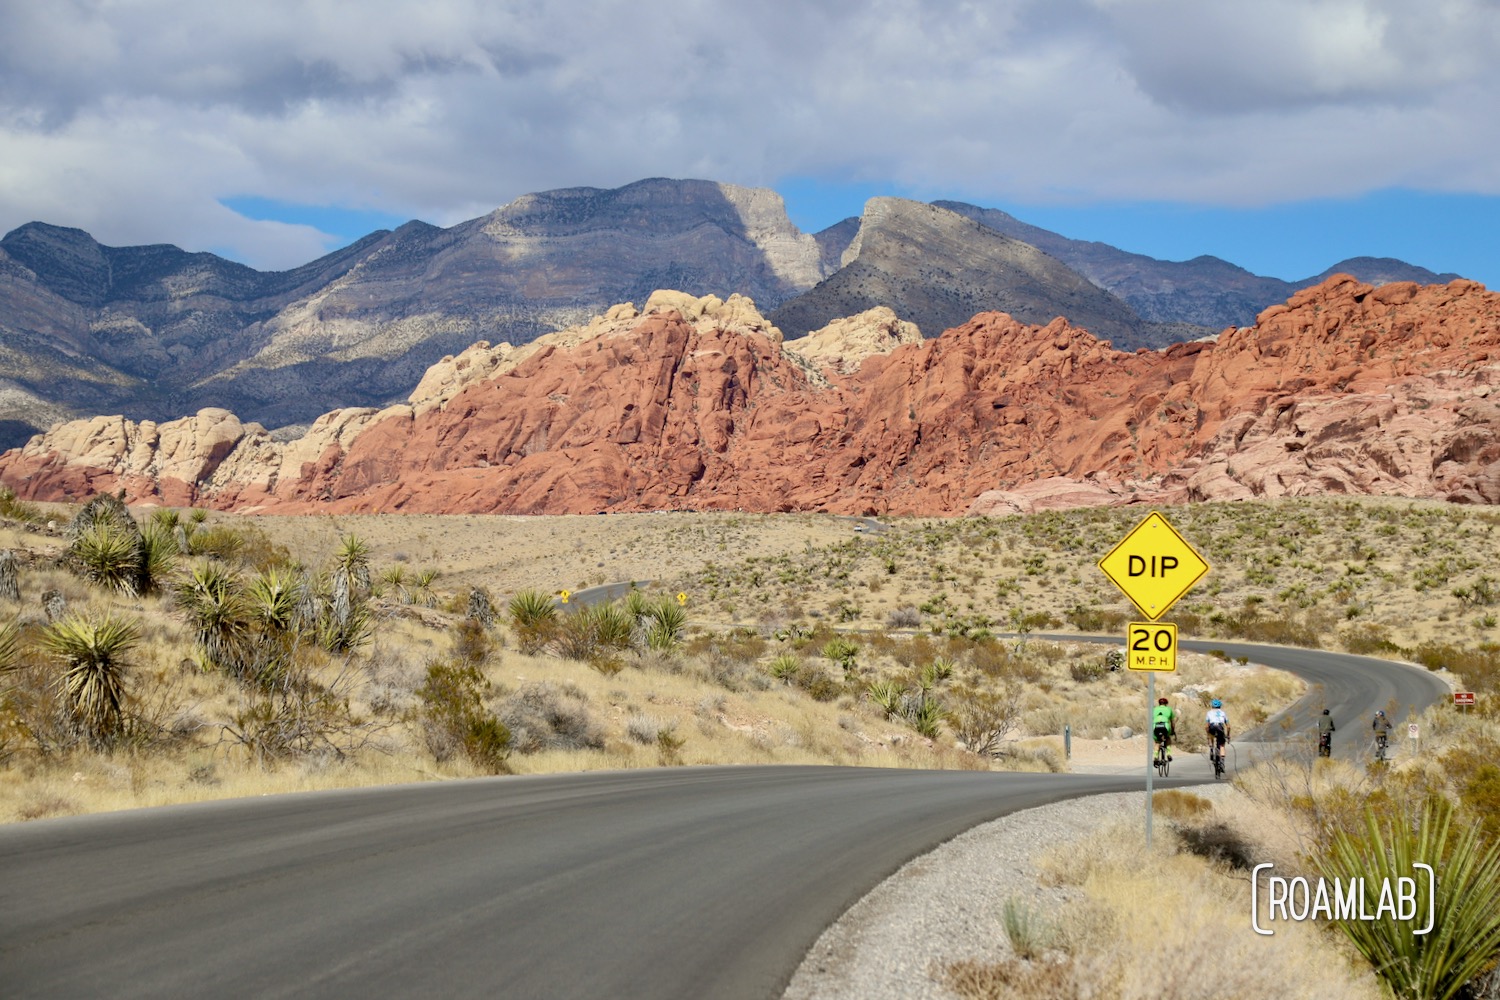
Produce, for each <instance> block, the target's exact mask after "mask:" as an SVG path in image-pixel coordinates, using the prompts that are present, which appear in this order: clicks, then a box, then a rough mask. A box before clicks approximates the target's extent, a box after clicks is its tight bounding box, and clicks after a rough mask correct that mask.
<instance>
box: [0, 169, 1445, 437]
mask: <svg viewBox="0 0 1500 1000" xmlns="http://www.w3.org/2000/svg"><path fill="white" fill-rule="evenodd" d="M1333 270H1338V271H1342V272H1346V273H1349V274H1352V275H1353V276H1354V277H1356V278H1359V279H1361V280H1365V281H1368V282H1370V283H1372V284H1379V283H1382V282H1385V281H1391V280H1400V281H1417V282H1419V283H1431V282H1440V281H1447V280H1451V279H1452V278H1454V277H1456V276H1454V275H1434V274H1432V273H1431V272H1428V271H1425V270H1423V269H1421V268H1416V267H1413V266H1412V265H1408V264H1405V263H1402V262H1399V261H1384V260H1370V259H1356V260H1353V261H1346V262H1341V263H1339V264H1337V265H1334V267H1333V268H1331V269H1330V272H1331V271H1333ZM1316 280H1317V278H1316V277H1314V278H1309V279H1308V280H1307V281H1306V282H1301V283H1294V284H1288V283H1286V282H1280V281H1276V280H1275V279H1269V278H1258V277H1256V276H1254V275H1251V274H1249V273H1248V272H1245V271H1243V270H1242V269H1239V268H1236V267H1234V266H1233V265H1231V264H1228V263H1226V262H1224V261H1220V260H1216V259H1214V258H1198V259H1196V260H1193V261H1187V262H1183V263H1173V262H1164V261H1157V260H1153V259H1151V258H1148V257H1142V256H1140V255H1135V254H1129V253H1126V252H1124V251H1121V250H1117V249H1115V248H1113V247H1108V246H1105V245H1103V244H1094V243H1082V242H1079V241H1074V240H1069V239H1066V238H1065V237H1062V236H1059V235H1057V234H1053V233H1048V232H1046V231H1045V230H1040V229H1037V228H1035V227H1031V226H1027V225H1026V224H1024V223H1021V222H1019V220H1016V219H1014V218H1012V217H1011V216H1009V215H1006V214H1005V213H1003V212H998V211H995V210H993V209H984V208H978V207H976V206H971V205H963V204H959V203H951V202H943V203H936V204H932V205H926V204H922V203H918V202H911V201H904V200H901V199H894V198H876V199H872V200H871V201H870V202H869V203H868V204H867V206H866V208H865V211H864V214H863V216H862V217H860V218H858V219H847V220H844V221H843V222H840V223H838V224H837V225H834V226H831V227H829V228H828V229H826V230H824V231H822V232H819V233H813V234H807V233H803V232H801V231H799V230H798V229H797V227H796V226H794V225H793V224H792V223H791V221H790V220H789V219H788V217H787V215H786V211H785V207H784V205H783V203H782V200H781V198H780V196H779V195H777V194H776V193H775V192H773V191H769V190H763V189H750V188H742V187H736V186H734V185H727V184H718V183H714V182H710V181H696V180H665V179H652V180H644V181H639V182H637V183H634V184H630V185H627V186H625V187H622V188H618V189H614V190H599V189H594V188H570V189H563V190H556V191H548V192H543V193H539V194H532V195H526V196H524V197H522V198H519V199H517V200H516V201H514V202H511V203H510V204H508V205H506V206H503V207H502V208H499V209H497V210H496V211H494V212H492V213H490V214H489V215H486V216H483V217H481V218H477V219H472V220H469V221H467V222H463V223H460V224H458V225H455V226H453V227H450V228H447V229H442V228H438V227H435V226H431V225H427V224H426V223H422V222H410V223H407V224H406V225H404V226H401V227H400V228H398V229H396V230H394V231H384V230H383V231H380V232H376V233H372V234H370V235H369V236H366V237H365V238H363V239H361V240H359V241H358V242H356V243H354V244H352V245H350V246H348V247H345V248H343V249H342V250H339V251H336V252H334V253H332V254H329V255H327V256H325V257H322V258H320V259H318V260H315V261H312V262H310V263H308V264H306V265H303V266H302V267H299V268H295V269H292V270H289V271H280V272H261V271H256V270H254V269H252V268H249V267H246V266H244V265H241V264H237V263H234V262H232V261H228V260H225V259H223V258H220V257H217V256H215V255H213V254H208V253H189V252H186V251H183V250H180V249H178V248H177V247H173V246H144V247H108V246H103V245H101V244H99V243H98V242H97V241H96V240H94V239H93V238H92V237H91V236H90V235H89V234H87V233H85V232H82V231H80V230H76V229H64V228H60V227H56V226H50V225H46V224H44V223H30V224H27V225H25V226H22V227H20V228H18V229H16V230H14V231H12V232H10V233H8V234H6V236H5V237H4V238H3V239H0V448H4V447H14V446H17V445H19V444H21V443H23V442H25V441H26V440H27V439H28V438H29V437H30V436H31V435H32V434H35V433H37V432H39V431H41V430H44V429H45V428H46V427H48V426H49V425H51V424H52V423H54V422H57V421H61V420H67V419H71V418H77V417H86V416H92V415H96V414H114V415H121V416H124V417H126V418H129V419H131V420H137V421H139V420H152V421H167V420H172V419H175V418H180V417H183V416H186V415H189V414H193V413H195V412H197V411H198V410H200V409H202V408H204V407H207V406H212V407H221V408H224V409H228V410H230V411H232V412H234V413H235V414H237V415H238V417H239V418H242V419H244V420H245V421H253V422H256V423H260V424H262V425H263V426H265V427H267V428H271V429H272V430H273V432H274V435H273V436H276V437H278V438H279V439H282V440H287V439H290V438H293V437H296V436H297V435H298V434H299V433H301V431H303V430H304V429H305V428H306V426H307V425H308V424H309V423H310V422H311V421H313V420H315V419H317V418H318V417H319V416H320V415H321V414H323V413H325V412H327V411H329V410H331V409H335V408H339V407H362V406H372V407H380V406H384V405H386V404H388V403H391V402H393V401H398V400H401V399H403V398H404V397H406V396H407V394H408V393H409V392H410V391H411V388H412V386H413V385H414V384H416V383H417V381H418V380H419V379H421V377H422V376H423V373H424V372H425V371H426V370H427V369H428V368H429V367H430V366H431V365H433V364H434V363H436V362H438V361H439V360H440V359H441V358H443V357H445V356H450V355H455V354H458V353H459V352H461V351H463V350H464V349H465V348H466V347H468V346H469V345H470V344H472V343H474V342H476V341H487V342H492V343H499V342H509V343H510V344H512V345H522V344H527V343H530V342H532V341H534V340H536V338H538V337H539V336H541V335H543V334H546V333H549V332H552V331H556V330H560V329H563V328H566V327H569V326H576V325H578V324H582V323H585V322H586V321H587V320H588V319H589V318H590V317H592V316H595V315H597V314H600V313H602V312H603V311H605V310H606V309H608V308H609V307H611V306H612V305H615V304H618V303H625V302H632V303H644V302H645V301H646V300H647V298H648V297H649V296H650V295H651V293H652V292H653V291H655V290H657V289H675V290H679V291H682V292H685V293H688V294H691V295H693V296H706V295H717V296H729V295H732V294H738V295H742V296H746V297H748V298H750V299H752V300H753V301H754V302H755V304H756V306H757V307H758V308H759V309H760V310H761V311H763V312H764V313H765V314H766V315H767V316H768V317H769V318H770V320H771V322H772V323H774V324H775V325H777V326H778V327H779V328H780V329H781V330H782V332H783V333H784V334H785V336H787V337H789V338H795V337H799V336H802V335H804V334H807V333H810V332H812V331H814V330H817V329H819V328H822V327H824V326H826V325H827V324H828V323H830V322H832V321H834V320H837V319H840V318H844V317H849V316H851V315H855V314H858V313H861V312H864V311H866V310H868V309H871V308H874V307H886V308H889V309H891V310H893V311H894V312H895V314H896V316H897V317H898V318H899V319H901V320H904V321H908V322H911V323H915V324H916V326H917V327H918V328H919V329H920V330H921V332H922V333H923V334H924V335H926V336H929V337H933V336H936V335H937V334H939V333H941V332H942V331H943V330H945V329H948V328H950V327H954V326H958V325H960V324H962V323H964V322H967V321H968V320H969V319H970V318H971V317H972V316H974V315H975V314H976V313H980V312H986V311H1003V312H1006V313H1008V314H1010V315H1012V316H1013V317H1015V318H1016V319H1017V320H1018V321H1020V322H1022V323H1030V324H1046V323H1048V322H1050V321H1051V320H1052V319H1053V318H1055V317H1058V316H1062V317H1065V318H1067V319H1068V320H1069V321H1070V322H1071V323H1073V324H1075V325H1078V326H1081V327H1083V328H1085V329H1088V330H1090V331H1091V332H1093V333H1095V334H1097V335H1098V336H1100V337H1103V338H1106V339H1108V340H1109V341H1110V342H1111V343H1112V344H1113V345H1114V346H1115V347H1117V348H1120V349H1123V350H1127V351H1128V350H1134V349H1136V348H1139V347H1161V346H1165V345H1167V344H1170V343H1174V342H1178V341H1183V340H1189V339H1193V338H1196V337H1201V336H1203V335H1206V334H1211V333H1218V332H1220V331H1221V330H1223V329H1225V328H1227V327H1230V326H1242V325H1246V324H1248V323H1250V322H1253V320H1254V317H1255V315H1256V314H1257V313H1258V312H1259V311H1260V310H1262V309H1264V308H1266V307H1267V306H1270V305H1272V304H1274V303H1277V302H1280V301H1283V300H1284V299H1285V298H1286V297H1287V295H1288V294H1290V293H1291V292H1294V291H1296V289H1297V288H1298V287H1302V286H1305V285H1307V284H1309V283H1313V282H1315V281H1316Z"/></svg>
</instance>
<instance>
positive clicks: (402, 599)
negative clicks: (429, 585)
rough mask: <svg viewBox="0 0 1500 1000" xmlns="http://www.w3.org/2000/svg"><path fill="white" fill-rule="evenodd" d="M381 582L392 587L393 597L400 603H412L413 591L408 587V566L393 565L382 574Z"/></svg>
mask: <svg viewBox="0 0 1500 1000" xmlns="http://www.w3.org/2000/svg"><path fill="white" fill-rule="evenodd" d="M380 582H382V583H384V584H385V585H386V586H388V587H390V588H391V597H392V598H393V599H394V600H395V601H396V602H397V603H399V604H410V603H411V591H410V590H408V589H407V588H406V567H405V566H400V565H397V566H392V567H391V568H390V569H388V570H386V571H385V572H384V573H381V574H380Z"/></svg>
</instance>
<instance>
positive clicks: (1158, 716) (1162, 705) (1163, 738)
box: [1151, 698, 1177, 760]
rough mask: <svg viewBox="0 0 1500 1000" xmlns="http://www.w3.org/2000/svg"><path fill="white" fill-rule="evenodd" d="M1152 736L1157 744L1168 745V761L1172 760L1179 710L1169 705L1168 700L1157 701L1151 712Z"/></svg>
mask: <svg viewBox="0 0 1500 1000" xmlns="http://www.w3.org/2000/svg"><path fill="white" fill-rule="evenodd" d="M1151 735H1152V738H1153V739H1155V740H1156V742H1157V743H1165V744H1166V748H1165V749H1166V754H1167V760H1171V759H1172V738H1173V737H1174V736H1176V735H1177V710H1176V709H1175V708H1173V707H1172V706H1171V705H1169V704H1167V699H1165V698H1158V699H1156V707H1155V708H1153V709H1152V710H1151Z"/></svg>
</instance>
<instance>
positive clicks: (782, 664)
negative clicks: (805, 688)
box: [768, 653, 802, 684]
mask: <svg viewBox="0 0 1500 1000" xmlns="http://www.w3.org/2000/svg"><path fill="white" fill-rule="evenodd" d="M768 669H769V670H770V673H771V676H772V677H774V678H776V679H777V680H778V681H781V682H782V683H783V684H790V683H792V681H793V680H795V679H796V677H797V674H798V673H799V672H800V671H801V670H802V661H801V660H799V659H798V658H797V657H796V656H794V655H792V654H791V653H782V654H781V655H780V656H777V657H776V658H775V659H773V660H772V661H771V666H770V667H769V668H768Z"/></svg>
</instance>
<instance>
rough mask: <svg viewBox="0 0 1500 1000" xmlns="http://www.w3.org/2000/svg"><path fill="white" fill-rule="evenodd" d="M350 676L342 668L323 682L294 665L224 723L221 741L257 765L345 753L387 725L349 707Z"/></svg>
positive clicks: (352, 678) (338, 756) (360, 746)
mask: <svg viewBox="0 0 1500 1000" xmlns="http://www.w3.org/2000/svg"><path fill="white" fill-rule="evenodd" d="M355 681H356V678H355V676H354V675H353V674H352V673H351V672H348V671H344V672H342V673H340V674H339V676H338V677H336V678H335V679H334V681H333V683H331V684H329V685H327V686H325V685H321V684H314V683H312V682H311V680H310V679H309V677H308V674H307V671H306V670H305V669H304V668H303V667H301V666H300V665H299V666H298V667H297V668H296V669H294V670H293V671H292V672H291V674H290V675H289V676H288V677H286V678H283V682H282V683H281V684H279V685H278V686H277V687H275V688H273V689H270V690H265V691H257V692H256V693H255V695H254V697H252V698H251V699H250V700H249V701H248V702H247V703H246V704H245V707H243V708H242V709H240V710H239V711H237V712H236V713H235V714H234V717H233V721H232V724H230V725H226V726H224V727H223V731H224V737H223V739H222V740H221V742H224V743H228V744H230V745H232V746H237V747H239V748H241V749H242V750H244V751H245V752H246V753H248V754H249V756H250V758H251V759H252V760H254V761H255V762H256V763H257V764H259V765H261V766H262V767H270V766H272V765H274V764H275V763H276V762H277V761H280V760H284V759H288V758H313V759H317V758H333V759H337V760H343V759H346V758H347V757H349V756H350V755H351V754H353V753H355V752H357V751H359V750H361V749H363V748H365V747H367V746H369V745H370V743H371V742H372V741H373V740H374V739H375V738H376V736H377V735H378V734H379V733H380V732H381V731H382V730H383V729H384V728H386V725H385V724H383V723H382V724H378V723H374V722H372V721H370V720H368V719H365V718H363V717H361V716H360V715H358V714H356V713H355V712H354V711H353V709H352V708H351V695H352V693H353V690H352V689H353V687H354V685H355Z"/></svg>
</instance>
